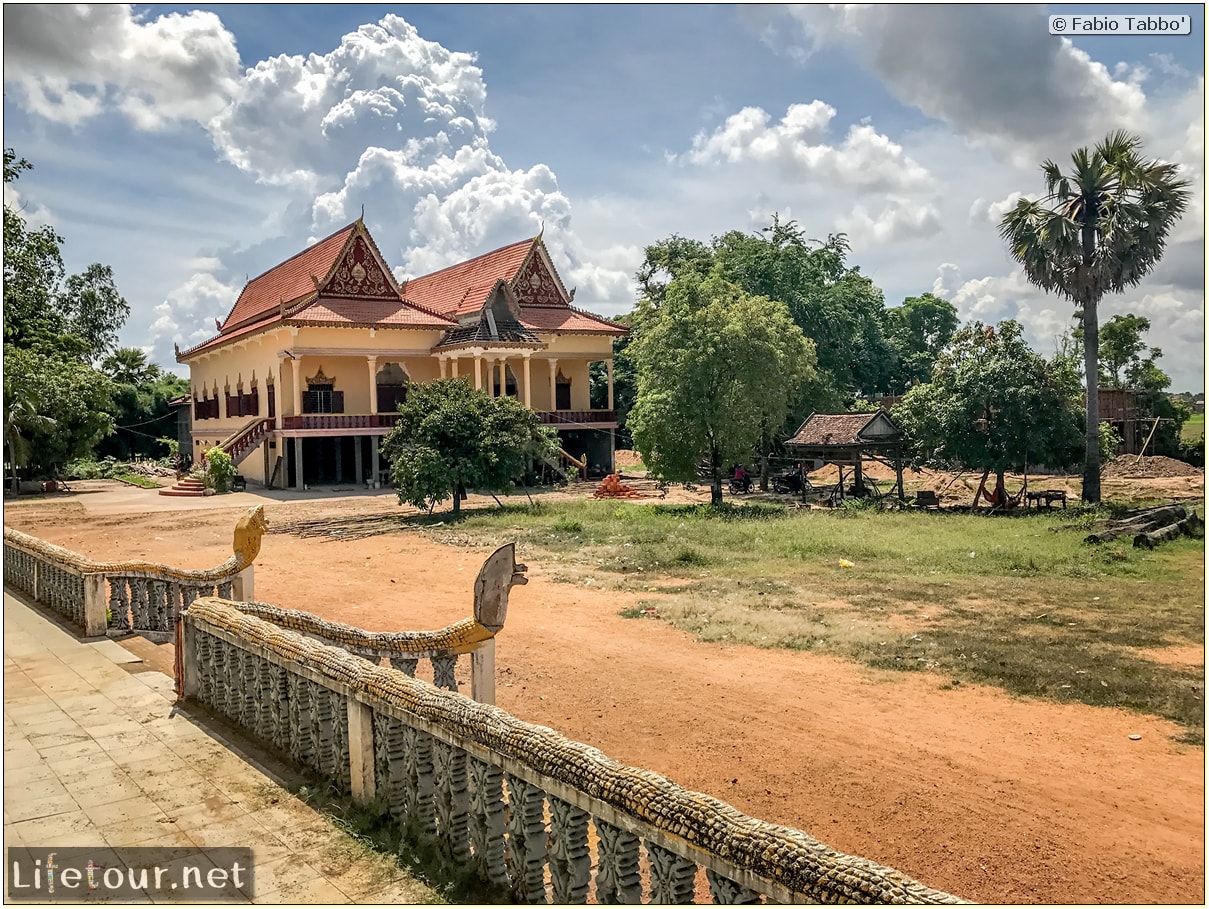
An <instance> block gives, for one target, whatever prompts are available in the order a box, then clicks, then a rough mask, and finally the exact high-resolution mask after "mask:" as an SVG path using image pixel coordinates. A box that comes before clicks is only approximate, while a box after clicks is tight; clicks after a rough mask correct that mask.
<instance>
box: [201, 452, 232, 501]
mask: <svg viewBox="0 0 1209 909" xmlns="http://www.w3.org/2000/svg"><path fill="white" fill-rule="evenodd" d="M234 476H235V465H234V464H232V463H231V456H230V455H229V454H227V453H226V452H225V451H223V450H221V449H219V448H211V449H210V450H209V451H207V452H206V485H207V486H209V487H210V488H211V489H213V490H214V491H215V492H229V491H230V489H231V478H232V477H234Z"/></svg>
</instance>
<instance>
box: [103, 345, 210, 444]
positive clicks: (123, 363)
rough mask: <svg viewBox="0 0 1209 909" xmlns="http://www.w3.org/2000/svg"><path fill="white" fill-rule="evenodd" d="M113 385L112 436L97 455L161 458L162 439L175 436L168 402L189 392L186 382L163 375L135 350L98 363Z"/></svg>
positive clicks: (120, 350) (121, 350) (124, 350)
mask: <svg viewBox="0 0 1209 909" xmlns="http://www.w3.org/2000/svg"><path fill="white" fill-rule="evenodd" d="M101 372H102V373H104V374H105V375H106V376H108V377H109V379H110V380H111V381H112V382H113V417H114V422H115V424H116V425H115V426H114V430H115V431H114V434H113V435H111V436H107V437H106V438H104V439H102V440H101V441H100V442H99V443H98V445H97V450H96V453H97V454H98V455H100V456H107V455H108V456H112V457H114V458H117V459H119V460H126V459H128V458H132V457H136V456H142V457H152V458H154V457H159V456H160V455H162V454H163V444H162V443H161V442H159V439H160V438H161V437H163V436H169V437H171V436H175V435H176V429H175V423H176V412H175V411H174V410H173V409H172V407H171V406H170V405H169V402H170V401H171V400H172V399H173V398H175V397H179V396H180V395H183V394H185V393H186V392H188V390H189V382H188V381H187V380H186V379H182V378H180V377H179V376H175V375H173V374H172V373H166V372H163V371H162V370H161V369H160V368H159V367H158V366H157V365H156V364H154V363H151V362H149V361H148V360H147V355H146V354H145V353H144V352H143V351H141V350H139V349H138V348H137V347H122V348H118V349H117V350H115V351H114V352H113V353H112V354H110V355H109V356H108V357H106V358H105V360H104V361H103V362H102V363H101Z"/></svg>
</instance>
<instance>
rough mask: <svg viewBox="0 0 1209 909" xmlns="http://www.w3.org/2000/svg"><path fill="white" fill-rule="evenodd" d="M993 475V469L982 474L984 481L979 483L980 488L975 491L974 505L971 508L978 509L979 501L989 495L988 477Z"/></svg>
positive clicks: (988, 469)
mask: <svg viewBox="0 0 1209 909" xmlns="http://www.w3.org/2000/svg"><path fill="white" fill-rule="evenodd" d="M990 475H991V468H989V467H988V468H987V469H986V470H984V471H983V472H982V479H981V480H979V481H978V488H977V489H975V490H974V503H973V504H972V505H971V506H970V507H971V508H977V507H978V500H979V499H981V498H982V497H983V496H984V495H986V493H987V477H989V476H990Z"/></svg>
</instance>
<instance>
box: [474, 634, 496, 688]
mask: <svg viewBox="0 0 1209 909" xmlns="http://www.w3.org/2000/svg"><path fill="white" fill-rule="evenodd" d="M470 696H471V697H472V698H474V699H475V700H476V701H478V702H479V703H480V704H494V703H495V638H491V639H490V640H487V641H484V642H483V644H482V645H481V646H480V647H479V648H478V650H473V651H471V653H470Z"/></svg>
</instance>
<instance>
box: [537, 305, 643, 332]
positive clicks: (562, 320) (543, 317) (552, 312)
mask: <svg viewBox="0 0 1209 909" xmlns="http://www.w3.org/2000/svg"><path fill="white" fill-rule="evenodd" d="M521 324H523V325H527V326H529V327H530V328H532V329H534V330H536V331H570V332H583V333H591V334H597V333H603V334H614V335H624V334H626V333H627V332H628V329H626V328H625V327H624V326H622V325H617V324H615V323H613V322H610V321H609V320H608V319H602V318H601V317H600V316H594V315H592V314H591V313H587V312H584V311H583V310H579V309H575V308H574V307H571V306H568V307H565V308H564V307H561V306H522V307H521Z"/></svg>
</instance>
